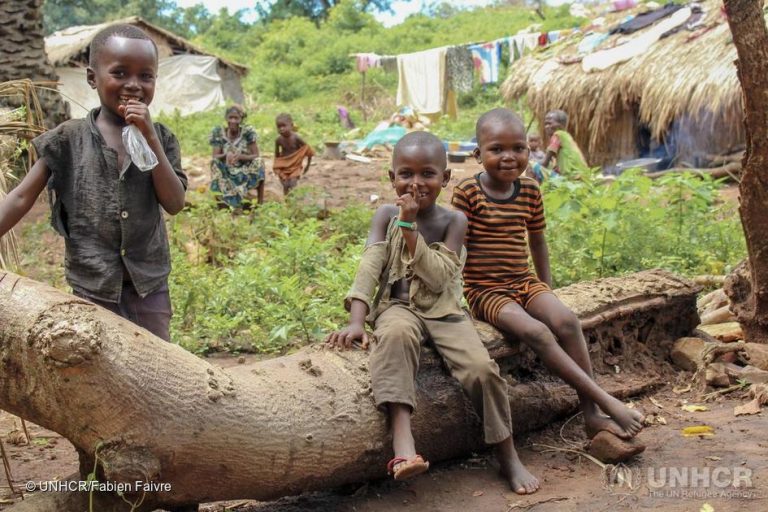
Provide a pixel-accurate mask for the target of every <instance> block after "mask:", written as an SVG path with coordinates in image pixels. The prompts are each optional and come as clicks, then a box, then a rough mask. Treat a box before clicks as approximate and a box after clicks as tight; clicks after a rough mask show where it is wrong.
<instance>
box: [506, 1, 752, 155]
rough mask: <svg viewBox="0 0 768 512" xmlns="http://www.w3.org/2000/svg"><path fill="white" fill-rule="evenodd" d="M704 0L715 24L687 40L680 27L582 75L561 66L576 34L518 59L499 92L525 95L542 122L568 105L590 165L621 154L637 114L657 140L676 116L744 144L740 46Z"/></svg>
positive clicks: (577, 68) (612, 40) (716, 7)
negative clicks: (622, 140) (738, 66)
mask: <svg viewBox="0 0 768 512" xmlns="http://www.w3.org/2000/svg"><path fill="white" fill-rule="evenodd" d="M702 4H703V6H704V7H705V9H706V15H705V16H706V18H705V21H704V23H705V25H707V24H711V26H712V27H713V28H711V30H709V31H708V32H705V33H704V34H702V35H700V36H699V37H698V38H695V39H692V40H689V37H690V36H691V34H692V33H691V32H689V31H687V30H681V31H679V32H677V33H676V34H673V35H672V36H669V37H666V38H664V39H661V40H659V41H657V42H656V43H655V44H654V45H653V46H652V47H651V48H650V49H649V50H648V51H647V52H645V53H644V54H642V55H640V56H637V57H635V58H633V59H631V60H629V61H627V62H624V63H621V64H616V65H613V66H611V67H609V68H608V69H606V70H603V71H594V72H585V71H583V70H582V66H581V64H580V63H575V64H562V63H560V59H563V58H566V57H569V56H575V55H576V54H577V46H578V43H579V42H580V41H581V39H582V37H581V36H580V35H577V36H573V37H570V38H568V39H566V40H563V41H562V42H558V43H557V44H556V45H554V46H552V47H550V48H549V49H547V50H545V51H540V52H535V53H533V54H531V55H529V56H526V57H524V58H523V59H521V60H519V61H517V62H515V63H514V64H513V65H512V66H511V69H510V76H509V78H507V79H506V81H505V82H504V84H503V85H502V93H503V95H504V97H505V99H506V100H507V101H512V100H516V99H520V98H523V97H524V98H525V100H526V101H527V103H528V105H529V107H530V108H531V110H532V111H533V113H534V115H535V116H536V118H537V119H539V120H540V122H541V121H543V118H544V115H545V114H546V112H548V111H550V110H553V109H562V110H565V111H566V112H567V113H568V114H569V116H570V121H569V131H571V133H572V134H573V135H574V137H575V138H576V140H577V141H578V143H579V144H580V145H581V147H582V149H584V150H585V152H586V153H587V155H588V158H589V160H590V163H592V164H605V163H610V161H611V158H612V157H616V151H615V148H614V145H615V142H616V138H617V137H622V136H624V135H626V134H619V133H617V130H619V131H622V130H623V131H625V132H626V131H627V130H632V129H635V130H636V129H637V124H636V121H637V119H638V118H639V121H640V122H642V123H643V124H645V125H647V126H648V127H649V128H650V131H651V133H652V136H653V137H654V138H656V139H657V140H662V139H663V137H664V136H665V135H666V133H667V131H668V130H669V128H670V126H671V125H672V123H673V121H675V120H677V119H680V118H687V119H688V120H689V121H692V122H694V123H696V127H697V129H699V130H702V131H704V132H710V135H708V136H710V137H711V138H720V140H721V141H722V140H727V141H731V142H734V143H735V142H736V141H743V140H744V128H743V122H742V119H743V115H742V98H741V89H740V85H739V81H738V78H737V76H736V68H735V66H734V60H735V59H736V49H735V47H734V45H733V42H732V40H731V33H730V31H729V28H728V24H727V22H726V20H725V18H724V16H723V15H722V14H721V12H720V6H721V4H720V3H719V2H717V1H714V0H708V1H705V2H702ZM625 14H626V12H624V13H621V15H622V16H623V15H625ZM644 30H649V29H644ZM642 33H643V31H640V32H636V33H634V34H632V35H631V36H624V37H629V38H634V37H637V36H638V35H641V34H642ZM620 37H621V36H620V35H613V36H610V37H609V38H608V39H607V40H606V41H604V42H603V43H602V44H601V45H600V46H599V47H598V49H605V48H610V47H612V46H615V45H616V43H617V42H620V41H619V39H620ZM628 116H631V117H632V118H633V119H634V120H635V123H634V127H632V126H631V123H630V124H628V123H627V122H626V119H627V118H628ZM624 138H626V137H624ZM619 157H624V155H621V156H619ZM614 161H615V159H614Z"/></svg>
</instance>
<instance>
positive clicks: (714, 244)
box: [543, 171, 746, 286]
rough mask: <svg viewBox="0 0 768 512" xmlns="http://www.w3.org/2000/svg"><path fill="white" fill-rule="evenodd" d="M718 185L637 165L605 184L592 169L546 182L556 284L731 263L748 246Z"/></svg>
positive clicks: (719, 268)
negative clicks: (657, 175)
mask: <svg viewBox="0 0 768 512" xmlns="http://www.w3.org/2000/svg"><path fill="white" fill-rule="evenodd" d="M719 187H720V184H719V183H718V182H717V181H714V180H712V179H709V178H699V177H695V176H693V175H691V174H687V173H685V174H673V175H670V176H667V177H664V178H662V179H660V180H658V181H653V180H651V179H649V178H647V177H645V176H642V174H641V172H640V171H628V172H625V173H623V174H622V175H621V176H619V177H618V179H616V180H615V181H613V182H611V183H608V184H600V183H598V182H597V180H596V179H595V178H590V177H586V178H584V180H583V181H574V180H565V179H553V180H549V181H547V182H545V186H544V187H543V194H544V205H545V208H546V212H545V213H546V217H547V240H548V244H549V248H550V260H551V262H552V273H553V280H554V282H555V285H556V286H565V285H568V284H571V283H574V282H577V281H584V280H589V279H595V278H598V277H603V276H612V275H619V274H624V273H628V272H634V271H638V270H643V269H648V268H654V267H661V268H665V269H668V270H671V271H673V272H677V273H679V274H683V275H689V276H690V275H696V274H718V275H720V274H724V273H726V272H728V271H730V270H731V268H732V267H733V266H734V265H735V264H736V263H738V261H740V260H741V259H742V258H743V257H744V255H745V254H746V246H745V243H744V235H743V232H742V229H741V226H740V224H739V221H738V216H737V215H735V211H734V210H735V207H734V206H733V205H731V204H725V203H722V202H720V201H719V199H718V194H717V190H718V188H719Z"/></svg>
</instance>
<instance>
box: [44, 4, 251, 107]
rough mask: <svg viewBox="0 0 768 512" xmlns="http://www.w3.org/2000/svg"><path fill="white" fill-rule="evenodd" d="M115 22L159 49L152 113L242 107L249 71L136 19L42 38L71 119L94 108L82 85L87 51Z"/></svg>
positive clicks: (93, 97)
mask: <svg viewBox="0 0 768 512" xmlns="http://www.w3.org/2000/svg"><path fill="white" fill-rule="evenodd" d="M116 23H127V24H130V25H135V26H137V27H139V28H141V29H142V30H144V31H145V32H146V33H147V34H148V35H149V37H151V38H152V40H153V41H154V42H155V44H156V45H157V51H158V57H159V66H160V69H159V80H158V86H157V91H156V94H155V100H154V101H153V102H152V105H151V107H152V109H153V110H154V111H163V110H165V111H168V110H170V111H172V110H173V109H178V110H180V111H181V113H182V114H188V113H192V112H198V111H201V110H206V109H208V108H212V107H214V106H217V105H219V104H221V103H223V102H224V101H225V100H230V101H235V102H238V103H242V102H243V99H244V95H243V87H242V84H241V79H242V77H243V76H245V74H246V73H247V72H248V68H246V67H245V66H242V65H240V64H236V63H234V62H231V61H229V60H226V59H224V58H222V57H219V56H217V55H213V54H211V53H209V52H207V51H205V50H203V49H202V48H199V47H197V46H195V45H194V44H192V43H190V42H189V41H187V40H186V39H184V38H183V37H181V36H179V35H176V34H174V33H173V32H169V31H168V30H165V29H163V28H161V27H158V26H157V25H154V24H152V23H150V22H148V21H146V20H144V19H142V18H140V17H138V16H131V17H130V18H124V19H120V20H114V21H109V22H106V23H102V24H99V25H88V26H77V27H69V28H66V29H64V30H60V31H58V32H55V33H53V34H51V35H50V36H48V37H46V38H45V51H46V53H47V54H48V59H49V60H50V61H51V63H52V64H53V66H54V67H55V68H56V72H57V74H58V75H59V78H60V82H61V86H60V90H61V92H62V93H63V94H64V95H65V98H66V99H68V101H69V102H70V106H71V109H72V115H73V117H83V116H84V115H85V114H86V113H87V111H88V109H90V108H92V107H94V106H96V105H98V97H97V96H96V95H95V93H94V92H93V91H91V90H90V88H88V87H87V86H86V84H85V68H86V67H87V66H88V50H89V46H90V44H91V41H92V40H93V38H94V37H95V36H96V34H97V33H98V32H99V31H100V30H102V29H104V28H106V27H107V26H109V25H113V24H116ZM80 105H82V107H81V106H80ZM83 107H84V108H83Z"/></svg>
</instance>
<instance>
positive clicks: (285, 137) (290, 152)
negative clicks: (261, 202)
mask: <svg viewBox="0 0 768 512" xmlns="http://www.w3.org/2000/svg"><path fill="white" fill-rule="evenodd" d="M275 123H276V124H277V132H278V134H279V135H278V137H277V139H275V163H274V165H273V169H274V171H275V174H277V177H278V178H280V183H282V184H283V194H285V195H288V193H289V192H290V191H291V190H292V189H293V188H294V187H296V185H297V184H298V183H299V178H301V176H302V174H306V173H307V171H308V170H309V165H310V164H311V163H312V156H314V154H315V152H314V151H313V150H312V148H311V147H310V146H309V144H307V143H306V142H304V141H303V140H301V137H299V136H298V135H296V127H295V126H294V124H293V119H292V118H291V116H290V115H289V114H279V115H278V116H277V118H276V119H275ZM304 158H306V159H307V164H306V165H303V162H304ZM302 167H303V169H304V171H303V172H302Z"/></svg>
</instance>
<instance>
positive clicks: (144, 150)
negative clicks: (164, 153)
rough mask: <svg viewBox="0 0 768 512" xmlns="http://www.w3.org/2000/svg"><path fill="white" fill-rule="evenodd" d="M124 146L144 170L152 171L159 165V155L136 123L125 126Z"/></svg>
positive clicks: (137, 165) (132, 158)
mask: <svg viewBox="0 0 768 512" xmlns="http://www.w3.org/2000/svg"><path fill="white" fill-rule="evenodd" d="M123 147H125V150H126V151H127V152H128V155H130V157H131V161H132V162H133V163H134V164H136V167H138V168H139V169H140V170H142V171H145V172H146V171H150V170H152V169H154V168H155V167H157V155H155V152H154V151H152V148H150V147H149V144H147V139H145V138H144V135H142V134H141V132H140V131H139V129H138V128H137V127H136V125H134V124H129V125H127V126H126V127H125V128H123Z"/></svg>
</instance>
